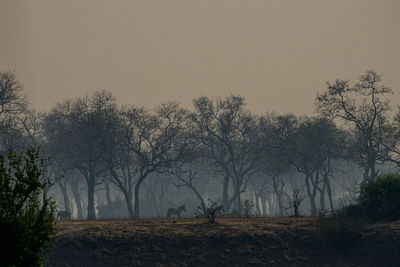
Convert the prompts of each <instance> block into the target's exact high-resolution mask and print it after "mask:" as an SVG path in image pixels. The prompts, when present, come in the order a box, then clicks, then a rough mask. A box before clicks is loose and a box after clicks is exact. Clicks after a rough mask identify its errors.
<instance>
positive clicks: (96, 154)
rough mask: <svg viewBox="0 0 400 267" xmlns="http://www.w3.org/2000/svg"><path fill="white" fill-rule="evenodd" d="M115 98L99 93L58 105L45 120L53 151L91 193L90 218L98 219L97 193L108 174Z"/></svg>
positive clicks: (89, 201)
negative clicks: (76, 173) (107, 160)
mask: <svg viewBox="0 0 400 267" xmlns="http://www.w3.org/2000/svg"><path fill="white" fill-rule="evenodd" d="M116 117H117V112H116V102H115V98H114V97H113V96H112V95H111V93H110V92H108V91H96V92H94V94H93V95H92V96H91V97H90V98H89V97H85V98H77V99H73V100H66V101H64V102H63V103H60V104H57V105H56V106H55V107H54V108H53V109H52V111H51V112H50V114H49V115H48V116H47V118H46V135H47V138H48V140H49V145H50V147H51V149H52V150H53V151H56V152H57V153H60V154H62V155H63V156H62V160H63V161H65V163H66V164H67V165H68V166H69V167H70V168H74V169H76V170H78V171H79V172H80V173H81V174H82V176H83V177H84V179H85V182H86V185H87V190H88V192H87V193H88V207H87V208H88V218H89V219H95V218H96V213H95V207H94V190H95V186H96V185H97V184H99V183H100V182H101V181H100V179H99V176H100V175H101V174H102V173H103V172H105V171H106V164H105V151H106V148H105V146H106V145H108V144H110V143H111V142H109V141H108V140H107V139H108V138H112V136H113V131H114V124H115V121H116Z"/></svg>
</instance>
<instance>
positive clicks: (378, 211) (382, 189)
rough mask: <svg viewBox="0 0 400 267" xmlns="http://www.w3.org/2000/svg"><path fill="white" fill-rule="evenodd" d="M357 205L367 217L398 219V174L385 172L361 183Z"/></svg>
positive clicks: (399, 179)
mask: <svg viewBox="0 0 400 267" xmlns="http://www.w3.org/2000/svg"><path fill="white" fill-rule="evenodd" d="M359 205H361V207H362V209H363V213H364V215H365V216H366V217H367V218H368V219H371V220H397V219H400V175H399V174H386V175H382V176H379V177H378V178H377V179H375V180H373V181H367V182H364V183H363V184H361V188H360V197H359Z"/></svg>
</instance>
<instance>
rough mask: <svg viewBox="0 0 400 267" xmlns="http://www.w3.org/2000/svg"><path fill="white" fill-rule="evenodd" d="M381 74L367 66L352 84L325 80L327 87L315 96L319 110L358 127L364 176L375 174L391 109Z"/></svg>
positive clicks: (388, 91)
mask: <svg viewBox="0 0 400 267" xmlns="http://www.w3.org/2000/svg"><path fill="white" fill-rule="evenodd" d="M381 77H382V75H380V74H378V73H377V72H375V71H372V70H370V71H367V72H365V73H364V74H362V75H361V76H360V79H359V82H358V83H356V84H355V85H354V86H350V83H349V81H345V80H336V81H335V82H334V83H331V82H328V83H327V84H328V87H327V89H326V90H325V91H324V92H322V93H319V94H318V95H317V98H316V106H317V111H318V112H319V113H321V114H322V115H324V116H326V117H329V118H332V119H336V118H337V119H341V120H342V121H344V122H345V123H348V124H349V125H351V126H353V127H355V129H356V130H357V131H358V139H359V140H358V142H359V146H358V154H359V161H358V163H359V164H360V166H361V167H362V168H363V169H364V180H372V179H374V178H375V176H376V173H377V171H376V163H377V161H379V159H380V154H381V153H382V151H383V150H384V147H383V144H382V139H381V137H382V133H383V131H384V129H385V128H386V126H385V125H386V123H387V112H388V111H389V110H390V106H389V100H388V99H387V98H385V97H386V96H387V95H388V94H390V93H391V92H392V91H391V89H390V88H388V87H386V86H384V85H381V81H382V78H381Z"/></svg>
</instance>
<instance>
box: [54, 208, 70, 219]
mask: <svg viewBox="0 0 400 267" xmlns="http://www.w3.org/2000/svg"><path fill="white" fill-rule="evenodd" d="M57 219H59V220H60V221H61V220H67V219H68V220H71V213H70V212H69V211H66V210H65V211H58V212H57Z"/></svg>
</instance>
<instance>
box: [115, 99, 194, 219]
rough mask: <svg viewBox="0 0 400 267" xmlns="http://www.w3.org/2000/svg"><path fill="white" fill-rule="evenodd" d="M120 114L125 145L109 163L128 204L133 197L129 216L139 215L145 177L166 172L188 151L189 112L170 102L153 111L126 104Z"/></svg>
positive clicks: (116, 182)
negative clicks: (132, 205) (141, 190)
mask: <svg viewBox="0 0 400 267" xmlns="http://www.w3.org/2000/svg"><path fill="white" fill-rule="evenodd" d="M121 116H122V119H121V121H122V132H123V141H122V144H123V146H122V147H121V148H120V150H119V152H118V153H119V156H113V155H115V154H112V153H111V154H109V165H108V166H109V167H110V173H111V177H112V182H113V183H114V184H116V185H117V188H119V189H120V190H122V192H124V194H125V198H126V202H127V205H130V203H131V202H132V200H131V199H132V195H133V197H134V210H133V211H132V212H131V211H130V216H132V215H133V216H134V217H136V218H139V217H140V211H139V201H140V198H139V194H140V188H141V186H142V184H143V182H144V181H145V180H146V178H147V177H148V176H149V175H150V174H151V173H155V172H167V171H168V169H169V168H171V167H172V165H173V164H174V163H175V162H178V161H179V160H180V159H181V158H182V157H184V156H185V155H186V154H187V153H188V149H187V148H188V147H189V146H188V142H189V139H188V138H186V129H187V119H186V118H187V112H186V111H185V110H184V109H182V108H180V107H179V106H178V105H177V104H175V103H167V104H161V105H160V106H159V107H157V108H156V110H155V112H154V113H150V112H148V111H147V110H145V109H144V108H137V107H134V106H127V107H125V108H123V110H122V112H121ZM112 157H114V158H112ZM115 163H117V164H115ZM132 190H134V192H132ZM132 193H133V194H132ZM128 209H129V206H128Z"/></svg>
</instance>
